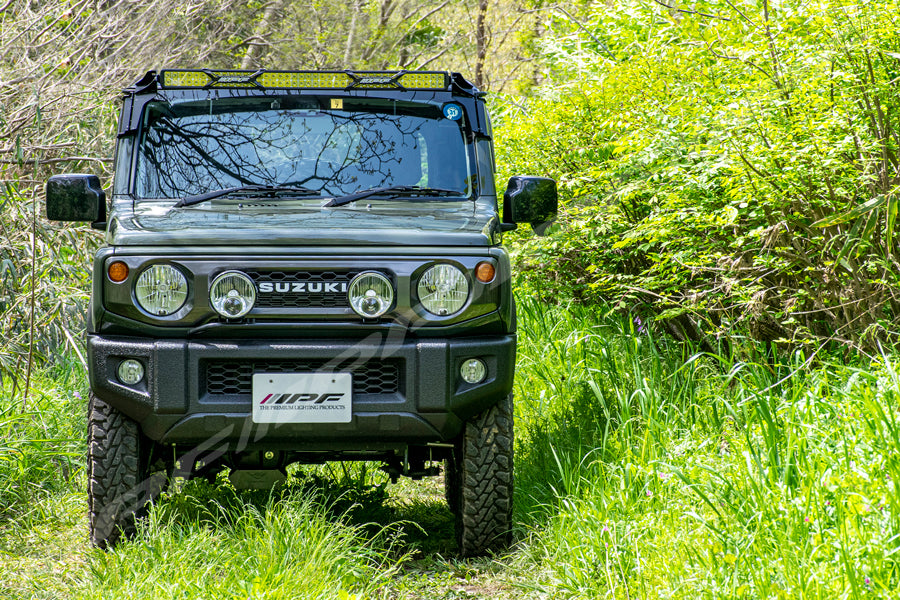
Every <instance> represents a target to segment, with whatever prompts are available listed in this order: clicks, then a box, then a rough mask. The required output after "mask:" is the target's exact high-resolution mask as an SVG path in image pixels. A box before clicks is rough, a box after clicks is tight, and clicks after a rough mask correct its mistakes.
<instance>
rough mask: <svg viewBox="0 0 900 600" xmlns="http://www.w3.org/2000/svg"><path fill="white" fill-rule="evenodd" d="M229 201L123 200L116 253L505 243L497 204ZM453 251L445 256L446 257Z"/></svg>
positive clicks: (112, 239) (113, 221)
mask: <svg viewBox="0 0 900 600" xmlns="http://www.w3.org/2000/svg"><path fill="white" fill-rule="evenodd" d="M327 201H328V199H316V200H278V199H276V200H267V199H249V200H248V199H244V200H235V199H222V200H214V201H211V202H207V203H204V204H199V205H196V206H192V207H186V208H173V207H172V203H171V202H148V201H144V202H140V203H134V202H132V201H131V200H129V199H117V200H116V201H115V202H114V203H113V210H112V214H111V218H110V225H109V228H108V230H107V243H108V244H109V245H110V246H115V247H126V246H136V245H140V246H152V245H158V244H159V245H178V246H215V245H229V246H234V245H239V246H257V245H260V244H266V245H269V246H319V245H325V246H339V245H349V246H368V245H385V246H410V245H420V244H422V243H423V242H426V243H428V244H429V245H433V246H489V245H493V244H496V243H499V234H498V228H499V221H498V218H497V206H496V199H495V198H493V197H490V196H487V197H482V198H480V199H479V200H477V201H475V202H473V201H471V200H464V201H456V200H454V201H449V200H442V199H434V200H429V201H427V202H422V201H415V200H411V199H403V198H400V199H394V200H384V199H367V200H364V201H360V202H356V203H353V204H348V205H345V206H339V207H335V208H324V207H323V206H322V205H323V204H325V203H326V202H327ZM444 251H445V250H444Z"/></svg>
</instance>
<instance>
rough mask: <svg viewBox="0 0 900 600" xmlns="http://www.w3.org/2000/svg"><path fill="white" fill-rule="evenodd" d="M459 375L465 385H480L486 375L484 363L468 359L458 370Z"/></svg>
mask: <svg viewBox="0 0 900 600" xmlns="http://www.w3.org/2000/svg"><path fill="white" fill-rule="evenodd" d="M459 374H460V375H461V376H462V378H463V381H465V382H466V383H481V382H482V381H484V378H485V376H486V375H487V367H486V366H485V364H484V361H482V360H479V359H477V358H470V359H468V360H465V361H463V364H462V366H461V367H460V368H459Z"/></svg>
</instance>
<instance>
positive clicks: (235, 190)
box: [174, 185, 320, 208]
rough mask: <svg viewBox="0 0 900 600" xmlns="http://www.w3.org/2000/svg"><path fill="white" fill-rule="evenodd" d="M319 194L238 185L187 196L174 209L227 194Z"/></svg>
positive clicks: (281, 187)
mask: <svg viewBox="0 0 900 600" xmlns="http://www.w3.org/2000/svg"><path fill="white" fill-rule="evenodd" d="M319 193H320V192H319V191H318V190H311V189H308V188H305V187H295V186H290V185H240V186H238V187H230V188H223V189H221V190H213V191H211V192H204V193H203V194H196V195H194V196H187V197H185V198H182V199H181V200H179V201H178V202H176V203H175V206H174V208H180V207H182V206H191V205H192V204H200V203H201V202H206V201H208V200H214V199H215V198H221V197H222V196H227V195H228V194H258V195H261V196H269V197H274V196H277V195H279V194H286V195H291V196H309V195H313V194H315V195H318V194H319Z"/></svg>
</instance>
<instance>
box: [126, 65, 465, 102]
mask: <svg viewBox="0 0 900 600" xmlns="http://www.w3.org/2000/svg"><path fill="white" fill-rule="evenodd" d="M222 88H229V89H246V90H254V89H255V90H288V89H308V90H342V91H348V92H349V91H353V90H395V91H401V92H403V91H417V90H423V91H424V90H431V91H448V92H453V93H455V94H461V95H465V96H481V95H483V93H482V92H480V91H479V90H478V88H476V87H475V86H474V85H473V84H472V83H471V82H470V81H468V80H466V79H465V78H464V77H463V76H462V75H461V74H459V73H450V72H447V71H406V70H400V71H352V70H344V71H270V70H266V69H258V70H256V71H244V70H234V69H231V70H213V69H164V70H162V71H159V72H156V71H148V72H147V73H146V74H145V75H144V76H143V77H141V78H140V79H139V80H137V81H136V82H135V83H134V84H133V85H132V86H130V87H129V88H127V89H126V90H125V93H126V94H136V93H148V92H151V93H152V92H155V91H156V90H157V89H203V90H209V89H222Z"/></svg>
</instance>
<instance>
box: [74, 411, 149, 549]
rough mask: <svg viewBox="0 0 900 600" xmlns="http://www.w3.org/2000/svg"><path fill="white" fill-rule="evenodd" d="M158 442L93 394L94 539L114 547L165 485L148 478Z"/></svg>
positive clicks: (90, 455) (91, 479) (90, 430)
mask: <svg viewBox="0 0 900 600" xmlns="http://www.w3.org/2000/svg"><path fill="white" fill-rule="evenodd" d="M152 448H153V443H152V442H151V441H150V440H149V439H148V438H147V437H146V436H144V434H143V433H142V432H141V428H140V426H139V425H138V424H137V423H136V422H135V421H134V420H132V419H131V418H129V417H127V416H126V415H124V414H122V413H121V412H119V411H118V410H117V409H116V408H114V407H113V406H111V405H109V404H107V403H106V402H104V401H103V400H101V399H99V398H97V397H95V396H94V394H93V393H91V397H90V403H89V405H88V465H87V466H88V473H87V474H88V511H89V515H88V521H89V527H90V537H91V542H92V543H93V544H94V545H95V546H97V547H99V548H103V549H107V548H112V547H113V546H115V545H116V544H117V543H118V542H119V541H120V540H121V539H122V538H124V537H129V536H131V535H133V534H134V530H135V520H136V519H137V518H139V517H140V516H141V515H142V514H143V513H144V511H145V510H146V505H147V503H148V502H149V501H150V500H152V499H153V497H154V496H156V495H157V494H158V493H159V491H160V490H161V488H162V485H161V482H160V478H159V477H155V478H150V477H148V475H149V471H150V469H149V468H148V466H149V462H150V452H151V449H152Z"/></svg>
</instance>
